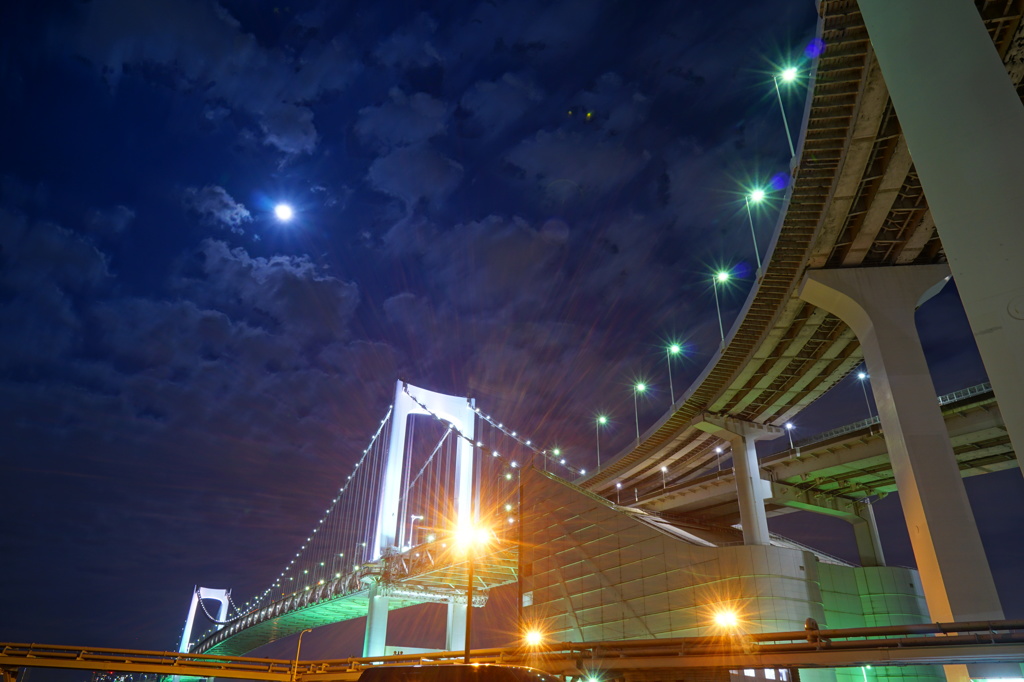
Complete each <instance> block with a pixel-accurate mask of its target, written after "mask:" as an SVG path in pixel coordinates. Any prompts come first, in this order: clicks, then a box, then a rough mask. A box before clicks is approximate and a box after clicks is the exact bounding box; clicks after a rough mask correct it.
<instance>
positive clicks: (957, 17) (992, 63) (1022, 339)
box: [858, 0, 1024, 469]
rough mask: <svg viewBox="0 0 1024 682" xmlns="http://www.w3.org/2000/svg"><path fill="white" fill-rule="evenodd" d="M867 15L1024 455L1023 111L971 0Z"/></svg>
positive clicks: (876, 1) (913, 0)
mask: <svg viewBox="0 0 1024 682" xmlns="http://www.w3.org/2000/svg"><path fill="white" fill-rule="evenodd" d="M858 4H859V5H860V10H861V14H862V15H863V17H864V23H865V24H866V26H867V29H868V35H869V36H870V37H871V45H872V47H873V48H874V51H875V55H876V56H877V58H878V63H879V65H880V66H881V69H882V75H883V76H884V77H885V84H886V85H887V86H888V88H889V95H890V97H892V102H893V106H894V107H895V109H896V115H897V117H898V118H899V121H900V125H901V126H902V128H903V134H904V136H905V138H906V140H907V146H908V148H909V149H910V153H911V155H912V156H913V158H914V167H915V168H916V170H917V174H918V176H919V177H920V179H921V185H922V187H924V193H925V196H926V197H927V199H928V206H929V207H930V208H931V212H932V216H933V218H934V219H935V228H936V229H937V230H938V233H939V236H940V237H941V238H942V246H943V250H944V251H945V253H946V257H947V258H948V259H949V266H950V269H951V270H952V272H953V277H954V279H955V280H956V285H957V289H958V290H959V292H960V298H961V300H963V304H964V310H966V311H967V319H968V320H969V321H970V323H971V329H972V330H973V331H974V338H975V341H976V342H977V344H978V349H979V350H980V351H981V359H982V361H983V362H984V363H985V368H986V370H988V376H989V381H991V382H992V388H993V390H994V392H995V395H996V398H997V400H998V401H999V409H1000V410H1001V411H1002V413H1003V418H1004V420H1005V423H1006V430H1007V431H1008V432H1009V435H1010V441H1011V442H1012V443H1013V446H1014V450H1016V451H1017V452H1024V352H1022V350H1021V349H1024V268H1022V267H1021V257H1022V256H1024V192H1022V191H1021V187H1024V106H1022V105H1021V101H1020V97H1019V96H1018V95H1017V92H1016V90H1015V88H1014V85H1013V83H1012V82H1011V81H1010V79H1009V77H1008V76H1007V73H1006V67H1005V66H1003V62H1002V59H1000V57H999V54H998V53H997V51H996V48H995V46H994V45H993V43H992V39H991V38H990V37H989V34H988V32H987V31H986V29H985V25H984V24H983V22H982V20H981V17H980V16H979V14H978V10H977V8H976V7H975V3H974V2H973V0H899V2H894V1H893V0H858ZM1017 462H1018V464H1019V465H1020V466H1021V468H1022V469H1024V457H1018V458H1017Z"/></svg>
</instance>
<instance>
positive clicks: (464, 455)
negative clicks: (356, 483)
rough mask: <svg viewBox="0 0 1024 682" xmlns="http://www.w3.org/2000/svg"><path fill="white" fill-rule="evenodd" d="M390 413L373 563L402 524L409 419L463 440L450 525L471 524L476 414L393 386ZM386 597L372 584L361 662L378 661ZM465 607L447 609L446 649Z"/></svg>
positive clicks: (453, 401) (462, 626) (444, 398)
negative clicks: (426, 419)
mask: <svg viewBox="0 0 1024 682" xmlns="http://www.w3.org/2000/svg"><path fill="white" fill-rule="evenodd" d="M393 404H394V407H393V408H392V413H391V438H390V443H389V446H388V457H387V462H386V463H385V465H384V482H383V487H382V489H381V497H380V507H379V508H378V510H377V530H376V534H375V537H374V543H373V556H372V558H373V559H374V560H377V559H380V558H381V557H382V556H384V555H385V554H388V553H390V552H394V551H397V550H398V547H399V545H400V541H401V537H400V535H401V533H402V531H403V530H404V526H405V524H404V523H402V519H400V518H399V514H400V513H401V512H400V507H401V496H402V484H403V481H402V471H403V469H404V464H405V449H406V445H405V438H406V432H407V430H408V426H409V417H410V416H412V415H416V414H425V415H430V414H432V415H434V416H436V417H439V418H441V419H443V420H444V421H446V422H448V423H449V424H450V425H451V426H452V428H454V429H455V430H456V431H457V432H458V433H459V434H461V435H462V436H463V438H458V439H457V443H458V445H457V449H456V455H455V486H454V493H455V510H456V516H457V518H455V519H452V520H451V521H453V522H454V523H455V524H458V525H462V524H466V523H471V522H473V521H475V520H476V514H477V510H476V509H475V508H474V504H473V503H474V499H473V443H475V442H476V411H475V409H474V407H475V404H474V401H473V400H471V399H470V398H465V397H460V396H453V395H445V394H444V393H437V392H435V391H428V390H426V389H424V388H418V387H416V386H413V385H411V384H408V383H406V382H404V381H401V380H399V381H398V382H397V383H396V384H395V401H394V403H393ZM388 601H389V597H388V596H387V595H386V594H384V593H383V590H380V589H379V587H378V585H376V584H374V585H373V586H371V588H370V598H369V604H368V607H367V616H366V635H365V637H364V639H363V656H383V655H384V646H385V640H386V636H387V627H388ZM467 608H469V607H468V605H467V604H463V603H458V604H457V603H455V600H454V599H452V600H451V601H449V603H448V632H447V647H448V649H449V650H451V649H453V648H457V647H458V642H459V641H461V640H462V638H463V637H464V636H465V632H466V609H467Z"/></svg>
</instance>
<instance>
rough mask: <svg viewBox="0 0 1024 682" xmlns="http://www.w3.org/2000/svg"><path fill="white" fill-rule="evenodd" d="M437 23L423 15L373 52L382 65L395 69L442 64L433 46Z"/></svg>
mask: <svg viewBox="0 0 1024 682" xmlns="http://www.w3.org/2000/svg"><path fill="white" fill-rule="evenodd" d="M435 31H437V22H436V21H434V20H433V19H431V18H430V16H429V15H427V14H425V13H421V14H418V15H416V18H415V19H414V20H413V21H412V22H410V23H409V24H408V25H406V26H404V27H403V28H400V29H399V30H397V31H395V32H394V33H392V34H391V35H390V36H388V37H387V38H385V39H384V40H382V41H381V42H380V44H379V45H378V46H377V48H376V49H375V50H374V51H373V54H374V56H375V57H376V58H377V60H378V61H380V62H381V63H382V64H384V65H386V66H390V67H395V68H403V69H404V68H417V67H418V68H423V67H427V66H431V65H432V64H435V63H438V62H441V61H442V59H441V55H440V54H438V51H437V49H435V48H434V45H433V44H432V42H431V41H432V39H433V37H434V33H435Z"/></svg>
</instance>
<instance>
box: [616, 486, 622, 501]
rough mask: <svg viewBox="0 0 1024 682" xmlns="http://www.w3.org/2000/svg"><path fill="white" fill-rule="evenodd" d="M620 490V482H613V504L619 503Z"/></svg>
mask: <svg viewBox="0 0 1024 682" xmlns="http://www.w3.org/2000/svg"><path fill="white" fill-rule="evenodd" d="M621 491H622V484H621V483H616V484H615V504H619V493H620V492H621Z"/></svg>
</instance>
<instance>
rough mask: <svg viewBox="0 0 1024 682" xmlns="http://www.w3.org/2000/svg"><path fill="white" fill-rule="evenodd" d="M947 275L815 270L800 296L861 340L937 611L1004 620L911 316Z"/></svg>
mask: <svg viewBox="0 0 1024 682" xmlns="http://www.w3.org/2000/svg"><path fill="white" fill-rule="evenodd" d="M948 279H949V271H948V269H947V268H946V267H945V266H943V265H923V266H907V267H899V268H848V269H841V270H812V271H809V272H808V273H807V275H806V276H805V278H804V282H803V285H802V286H801V290H800V297H801V298H802V299H804V300H805V301H808V302H810V303H813V304H814V305H816V306H818V307H819V308H822V309H824V310H827V311H829V312H831V313H832V314H834V315H836V316H838V317H839V318H840V319H842V320H843V321H844V322H846V323H847V324H848V325H850V327H851V328H852V329H853V331H854V333H856V335H857V338H858V339H859V340H860V343H861V347H862V349H863V351H864V360H865V362H866V364H867V368H868V372H869V379H870V382H871V391H872V393H873V394H874V396H875V403H876V404H877V405H878V414H879V418H880V420H881V422H882V429H883V432H884V434H885V442H886V446H887V447H888V450H889V458H890V459H891V461H892V468H893V474H894V475H895V478H896V487H897V490H898V491H899V493H900V502H901V503H902V506H903V514H904V517H905V518H906V521H907V530H908V532H909V534H910V541H911V544H912V546H913V550H914V557H915V559H916V560H917V567H918V571H919V572H920V574H921V583H922V587H923V588H924V595H925V600H926V601H927V603H928V610H929V612H930V615H931V618H932V620H933V621H936V622H950V621H980V620H1001V619H1002V617H1003V611H1002V608H1001V606H1000V604H999V596H998V594H997V593H996V588H995V584H994V582H993V580H992V573H991V571H990V570H989V566H988V561H987V559H986V558H985V550H984V547H983V546H982V544H981V536H980V535H979V534H978V527H977V524H976V523H975V521H974V514H973V513H972V511H971V507H970V503H969V501H968V499H967V492H966V490H965V489H964V484H963V479H962V478H961V477H960V470H959V468H958V466H957V461H956V455H955V454H954V453H953V447H952V444H951V443H950V440H949V433H948V431H947V430H946V425H945V422H944V420H943V418H942V410H941V409H940V407H939V405H938V403H937V402H936V400H935V387H934V385H933V384H932V379H931V375H930V374H929V372H928V365H927V362H926V361H925V357H924V350H923V349H922V348H921V340H920V338H919V337H918V335H917V328H916V326H915V324H914V311H915V310H916V308H917V307H918V306H919V305H920V304H921V303H923V302H924V301H926V300H928V299H929V298H931V296H933V295H935V294H936V293H938V291H939V290H941V288H942V286H943V285H944V284H945V283H946V281H947V280H948ZM972 672H973V670H972ZM947 673H948V671H947ZM964 674H966V670H964ZM972 676H973V675H972ZM952 677H960V676H959V675H957V674H954V675H952Z"/></svg>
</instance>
